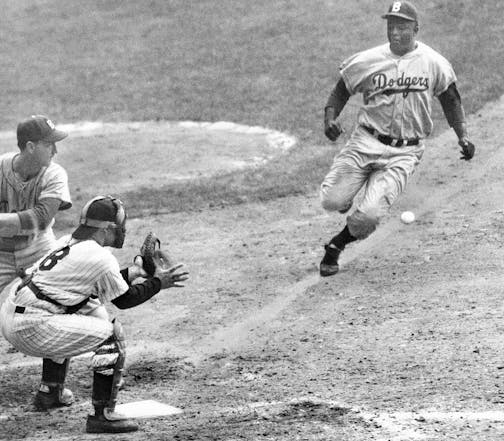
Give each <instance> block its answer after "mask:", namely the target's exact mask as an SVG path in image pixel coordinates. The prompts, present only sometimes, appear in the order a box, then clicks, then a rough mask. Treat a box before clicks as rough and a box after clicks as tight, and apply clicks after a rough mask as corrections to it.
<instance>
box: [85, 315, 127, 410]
mask: <svg viewBox="0 0 504 441" xmlns="http://www.w3.org/2000/svg"><path fill="white" fill-rule="evenodd" d="M113 324H114V333H113V334H112V336H111V337H109V338H108V339H107V340H105V341H104V342H103V343H102V344H101V345H100V346H99V347H98V348H97V349H96V351H95V354H94V355H93V360H92V364H93V371H94V378H93V397H92V398H93V405H94V407H95V413H96V415H103V414H105V415H107V414H109V415H110V414H113V413H114V409H115V405H116V402H117V394H118V392H119V388H120V385H121V380H122V373H123V369H124V363H125V361H126V345H125V341H124V332H123V329H122V326H121V324H120V323H119V321H118V320H115V319H114V321H113Z"/></svg>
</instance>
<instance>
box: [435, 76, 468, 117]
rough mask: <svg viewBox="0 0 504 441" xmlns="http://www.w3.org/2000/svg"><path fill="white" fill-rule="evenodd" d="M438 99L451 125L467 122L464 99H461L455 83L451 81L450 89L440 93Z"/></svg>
mask: <svg viewBox="0 0 504 441" xmlns="http://www.w3.org/2000/svg"><path fill="white" fill-rule="evenodd" d="M438 99H439V102H440V103H441V107H442V108H443V112H444V114H445V117H446V120H447V121H448V124H449V125H450V127H454V126H455V125H457V124H463V123H465V113H464V108H463V107H462V100H461V99H460V95H459V93H458V90H457V86H456V85H455V83H451V84H450V86H449V87H448V89H446V90H445V91H444V92H443V93H442V94H441V95H439V97H438Z"/></svg>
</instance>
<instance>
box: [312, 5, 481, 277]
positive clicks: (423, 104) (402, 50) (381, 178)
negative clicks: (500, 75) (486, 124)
mask: <svg viewBox="0 0 504 441" xmlns="http://www.w3.org/2000/svg"><path fill="white" fill-rule="evenodd" d="M382 18H384V19H386V20H387V37H388V41H389V43H388V44H383V45H381V46H377V47H374V48H372V49H369V50H365V51H363V52H359V53H357V54H355V55H353V56H351V57H349V58H347V59H346V60H345V61H343V63H342V64H341V66H340V78H339V80H338V81H337V84H336V86H335V88H334V90H333V91H332V93H331V95H330V96H329V99H328V101H327V105H326V107H325V115H324V131H325V135H326V136H327V137H328V138H329V139H330V140H331V141H335V140H336V139H337V138H338V136H339V135H340V134H341V132H342V129H341V126H340V123H339V121H338V119H337V118H338V116H339V115H340V113H341V111H342V110H343V108H344V106H345V104H346V102H347V101H348V99H349V97H350V96H351V95H354V94H357V93H361V94H362V96H363V105H362V107H361V108H360V110H359V112H358V116H357V125H356V127H355V129H354V130H353V132H352V134H351V136H350V138H349V140H348V142H347V143H346V145H345V146H344V147H343V148H342V150H341V152H340V153H339V154H338V155H336V157H335V158H334V162H333V164H332V167H331V169H330V171H329V173H328V174H327V175H326V177H325V179H324V180H323V182H322V184H321V188H320V196H321V201H322V206H323V208H324V209H326V210H328V211H338V212H340V213H346V212H348V211H349V210H350V209H351V208H352V205H353V204H354V198H355V196H356V195H357V193H358V192H359V190H361V188H363V187H364V192H363V198H362V200H361V201H359V202H358V203H356V204H355V207H354V210H353V212H352V213H351V214H350V215H349V216H348V217H347V222H346V225H345V227H344V228H343V230H342V231H341V232H340V233H339V234H337V235H336V236H334V237H333V238H332V239H331V240H330V242H329V243H328V244H326V245H325V254H324V257H323V259H322V261H321V262H320V275H321V276H331V275H333V274H336V273H337V272H338V270H339V266H338V259H339V256H340V254H341V252H342V251H343V250H344V249H345V246H346V245H347V244H349V243H351V242H353V241H355V240H361V239H365V238H366V237H368V236H369V235H370V234H371V233H373V231H374V230H375V229H376V227H377V225H378V223H379V220H380V218H381V217H382V216H383V215H384V214H385V213H386V212H387V210H388V209H389V208H390V206H391V205H392V204H393V203H394V201H395V200H396V199H397V197H398V196H399V195H400V194H401V193H402V192H403V191H404V189H405V187H406V184H407V182H408V179H409V178H410V176H411V175H412V174H413V172H414V170H415V168H416V166H417V165H418V163H419V162H420V160H421V158H422V155H423V152H424V142H423V139H424V138H426V137H427V136H429V134H430V133H431V131H432V128H433V122H432V119H431V111H432V101H433V97H437V98H438V99H439V101H440V103H441V106H442V108H443V111H444V114H445V116H446V119H447V121H448V123H449V125H450V127H452V128H453V130H454V131H455V133H456V135H457V137H458V142H459V145H460V147H461V149H462V150H461V153H462V158H461V159H465V160H470V159H471V158H472V157H473V155H474V150H475V147H474V144H473V143H471V142H470V141H469V138H468V135H467V129H466V121H465V113H464V109H463V107H462V103H461V99H460V95H459V92H458V90H457V86H456V84H455V82H456V76H455V73H454V71H453V68H452V66H451V65H450V63H449V62H448V61H447V60H446V59H445V58H444V57H443V56H441V55H440V54H439V53H438V52H436V51H434V50H433V49H432V48H430V47H429V46H427V45H426V44H423V43H422V42H420V41H417V40H416V36H417V33H418V14H417V10H416V8H415V7H414V6H413V5H412V4H411V3H410V2H407V1H395V2H393V3H392V5H391V6H390V8H389V9H388V12H387V13H386V14H385V15H383V16H382Z"/></svg>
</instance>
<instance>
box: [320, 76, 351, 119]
mask: <svg viewBox="0 0 504 441" xmlns="http://www.w3.org/2000/svg"><path fill="white" fill-rule="evenodd" d="M349 98H350V93H349V92H348V89H347V88H346V86H345V82H344V81H343V79H342V78H340V79H339V81H338V82H337V83H336V86H335V87H334V89H333V91H332V92H331V95H330V96H329V99H328V100H327V104H326V108H327V107H332V108H334V117H335V118H336V117H337V116H338V115H339V114H340V113H341V111H342V110H343V107H345V104H346V103H347V101H348V99H349Z"/></svg>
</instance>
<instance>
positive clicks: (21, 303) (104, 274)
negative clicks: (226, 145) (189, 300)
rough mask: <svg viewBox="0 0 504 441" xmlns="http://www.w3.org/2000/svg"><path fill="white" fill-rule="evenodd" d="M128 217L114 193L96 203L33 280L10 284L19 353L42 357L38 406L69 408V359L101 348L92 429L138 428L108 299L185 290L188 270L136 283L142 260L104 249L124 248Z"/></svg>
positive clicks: (12, 332) (9, 321)
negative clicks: (126, 261)
mask: <svg viewBox="0 0 504 441" xmlns="http://www.w3.org/2000/svg"><path fill="white" fill-rule="evenodd" d="M125 224H126V212H125V211H124V208H123V205H122V203H121V201H119V200H118V199H116V198H113V197H111V196H99V197H96V198H94V199H92V200H90V201H89V202H88V203H87V204H86V205H85V206H84V208H83V209H82V213H81V218H80V225H79V227H78V228H77V229H76V230H75V231H74V232H73V233H72V235H71V236H66V237H62V238H61V239H60V240H59V241H58V245H57V246H56V247H55V248H54V249H53V251H52V252H50V253H48V254H47V255H46V257H44V258H43V259H41V261H40V263H38V264H37V266H36V267H35V268H33V269H31V270H30V272H29V276H27V277H25V278H24V279H23V280H22V281H21V280H20V281H19V282H18V283H14V284H12V285H10V286H9V287H7V288H6V289H5V291H7V294H8V297H7V299H6V300H5V302H4V304H3V306H2V308H1V310H0V325H1V328H2V333H3V335H4V336H5V338H6V339H7V340H8V341H9V342H10V343H11V344H12V345H13V346H14V347H15V348H16V349H17V350H19V351H21V352H23V353H25V354H27V355H31V356H33V357H42V358H43V363H42V382H41V385H40V389H39V391H38V392H37V395H36V396H35V402H34V404H35V409H36V410H48V409H51V408H54V407H60V406H68V405H70V404H72V402H73V394H72V392H71V391H70V390H68V389H66V388H64V383H65V378H66V374H67V368H68V362H69V359H70V357H74V356H76V355H79V354H84V353H86V352H90V351H94V355H93V357H92V366H93V371H94V377H93V389H92V401H93V406H94V411H95V414H94V415H89V416H88V419H87V423H86V431H87V432H90V433H120V432H131V431H134V430H137V429H138V427H137V425H136V424H134V423H133V422H131V421H129V420H127V419H126V418H124V416H122V415H120V414H118V413H117V412H115V404H116V399H117V392H118V389H119V384H120V382H121V372H122V369H123V366H124V361H125V341H124V334H123V330H122V327H121V324H120V323H119V322H118V321H117V320H112V322H111V321H109V317H108V314H107V310H106V309H105V306H104V303H105V302H112V303H113V304H114V305H115V306H117V307H118V308H121V309H126V308H132V307H134V306H137V305H140V304H141V303H143V302H145V301H146V300H148V299H150V298H151V297H152V296H154V295H155V294H156V293H158V292H159V291H160V290H161V289H165V288H170V287H172V286H177V287H178V286H183V285H181V284H180V282H182V281H184V280H187V274H188V273H187V272H178V271H177V270H178V269H179V268H180V267H181V266H182V265H175V266H172V267H171V268H169V269H162V268H157V269H156V271H155V273H154V276H153V277H152V278H148V279H145V281H144V282H143V283H135V284H133V285H132V284H131V283H132V282H133V281H134V280H135V279H137V277H138V276H139V275H145V272H144V271H143V270H142V269H141V266H140V265H141V264H142V262H138V261H137V264H138V265H139V266H137V265H133V266H132V267H130V268H126V269H124V270H120V269H119V263H118V261H117V260H116V258H115V257H114V256H113V255H112V253H111V252H110V251H109V250H107V249H106V248H104V247H107V246H110V247H114V248H121V247H122V246H123V242H124V236H125V232H126V228H125Z"/></svg>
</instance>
